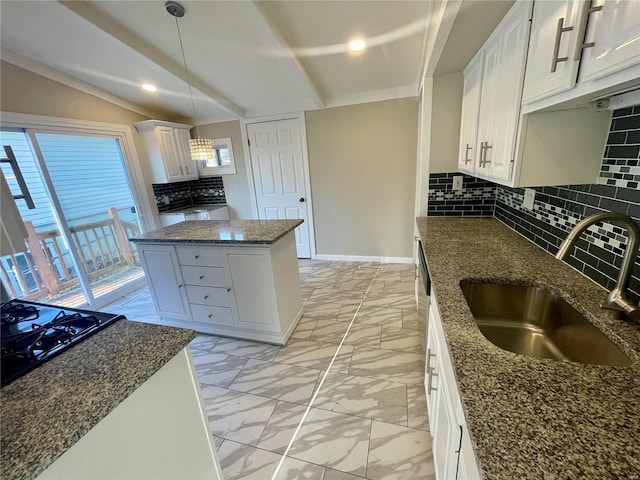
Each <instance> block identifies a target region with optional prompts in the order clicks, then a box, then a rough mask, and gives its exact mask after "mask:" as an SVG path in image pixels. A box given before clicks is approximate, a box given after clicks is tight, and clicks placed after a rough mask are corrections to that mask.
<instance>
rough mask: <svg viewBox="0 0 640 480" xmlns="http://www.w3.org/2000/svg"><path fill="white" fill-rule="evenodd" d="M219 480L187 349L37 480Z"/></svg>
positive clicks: (210, 437) (207, 421)
mask: <svg viewBox="0 0 640 480" xmlns="http://www.w3.org/2000/svg"><path fill="white" fill-rule="evenodd" d="M133 478H135V479H139V480H174V479H177V478H179V479H184V480H222V478H223V477H222V470H221V468H220V464H219V462H218V458H217V454H216V449H215V445H214V443H213V437H212V435H211V427H210V426H209V419H208V417H207V413H206V411H205V409H204V404H203V401H202V395H201V393H200V386H199V383H198V378H197V376H196V372H195V369H194V365H193V360H192V358H191V354H190V351H189V348H188V347H186V348H184V349H182V350H181V351H180V352H179V353H178V354H177V355H176V356H175V357H173V358H172V359H171V360H169V362H168V363H167V364H165V365H164V366H163V367H162V368H160V370H158V371H157V372H156V373H155V374H153V375H152V376H151V377H150V378H149V379H148V380H147V381H146V382H145V383H143V384H142V385H141V386H140V387H139V388H138V389H137V390H135V391H134V392H133V393H132V394H131V395H129V396H128V397H127V398H125V399H124V400H123V401H122V403H121V404H120V405H118V406H117V407H116V408H115V409H114V410H112V411H111V412H110V413H109V414H108V415H107V416H106V417H104V418H103V419H102V420H101V421H100V422H99V423H98V424H97V425H96V426H95V427H93V428H92V429H91V430H89V431H88V432H87V433H86V434H85V435H84V436H83V437H82V438H81V439H80V440H78V441H77V442H76V443H75V444H74V445H73V446H72V447H71V448H69V449H68V450H67V451H66V452H65V453H63V454H62V455H61V456H60V457H59V458H58V459H57V460H56V461H54V462H53V463H52V464H51V465H50V466H49V467H48V468H47V469H46V470H45V471H44V472H42V473H41V474H40V475H39V476H38V477H37V480H61V479H64V480H130V479H133Z"/></svg>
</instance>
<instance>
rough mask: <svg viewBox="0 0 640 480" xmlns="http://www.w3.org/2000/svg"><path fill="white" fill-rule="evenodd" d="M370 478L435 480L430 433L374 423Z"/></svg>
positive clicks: (370, 449) (369, 466) (368, 470)
mask: <svg viewBox="0 0 640 480" xmlns="http://www.w3.org/2000/svg"><path fill="white" fill-rule="evenodd" d="M366 475H367V478H369V479H371V480H432V479H433V480H435V472H434V466H433V456H432V454H431V436H430V435H429V432H426V431H424V430H414V429H412V428H407V427H401V426H399V425H392V424H390V423H383V422H377V421H375V420H374V421H373V422H372V425H371V441H370V447H369V458H368V461H367V474H366Z"/></svg>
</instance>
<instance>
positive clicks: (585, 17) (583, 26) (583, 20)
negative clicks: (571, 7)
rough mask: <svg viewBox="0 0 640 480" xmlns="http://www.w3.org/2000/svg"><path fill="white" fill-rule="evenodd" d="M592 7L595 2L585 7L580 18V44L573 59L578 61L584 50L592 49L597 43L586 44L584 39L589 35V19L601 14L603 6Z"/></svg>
mask: <svg viewBox="0 0 640 480" xmlns="http://www.w3.org/2000/svg"><path fill="white" fill-rule="evenodd" d="M592 5H593V0H591V1H590V2H589V5H588V6H585V7H583V9H582V15H581V16H580V28H578V44H577V45H576V54H575V55H574V56H573V59H574V60H576V61H578V60H580V57H581V56H582V50H584V49H585V48H591V47H593V46H594V45H595V44H596V43H595V42H588V43H585V41H584V37H585V35H586V34H587V23H589V17H590V16H591V14H592V13H593V12H599V11H600V10H602V5H600V6H597V7H594V6H592Z"/></svg>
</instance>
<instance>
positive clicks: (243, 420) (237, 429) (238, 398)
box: [202, 386, 278, 445]
mask: <svg viewBox="0 0 640 480" xmlns="http://www.w3.org/2000/svg"><path fill="white" fill-rule="evenodd" d="M202 397H203V400H204V406H205V410H206V411H207V415H208V417H209V423H210V424H211V432H212V433H213V434H214V435H216V436H218V437H222V438H225V439H227V440H233V441H236V442H240V443H244V444H246V445H256V444H257V443H258V440H259V439H260V435H262V432H263V431H264V427H265V426H266V425H267V422H268V421H269V418H270V417H271V414H272V413H273V410H274V409H275V408H276V404H277V403H278V402H277V401H276V400H272V399H270V398H264V397H259V396H257V395H251V394H248V393H240V392H232V391H230V390H226V389H224V388H219V387H213V386H205V387H204V388H203V389H202Z"/></svg>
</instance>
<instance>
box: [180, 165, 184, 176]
mask: <svg viewBox="0 0 640 480" xmlns="http://www.w3.org/2000/svg"><path fill="white" fill-rule="evenodd" d="M180 175H184V172H183V171H182V165H180Z"/></svg>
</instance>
